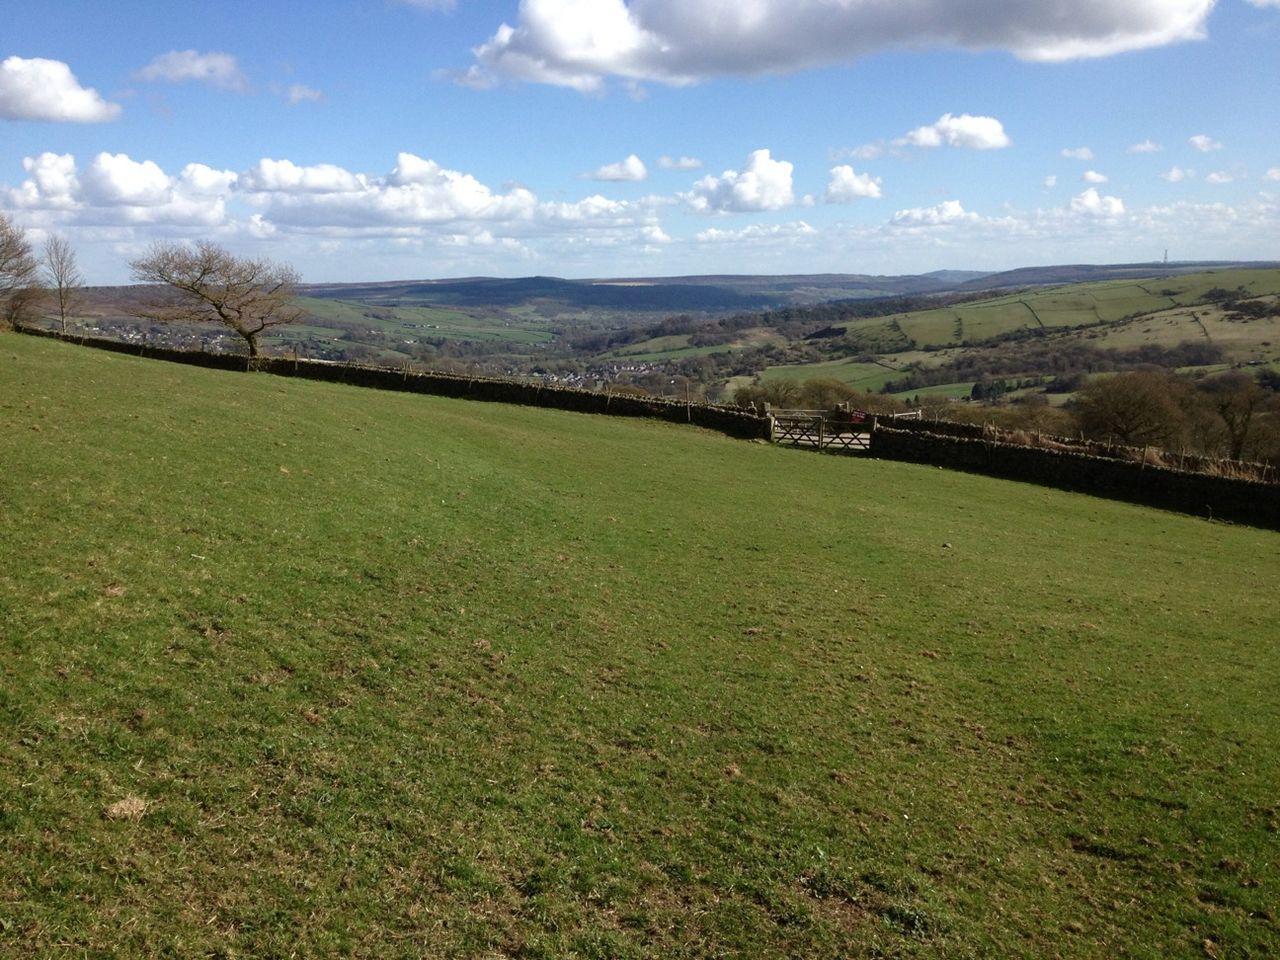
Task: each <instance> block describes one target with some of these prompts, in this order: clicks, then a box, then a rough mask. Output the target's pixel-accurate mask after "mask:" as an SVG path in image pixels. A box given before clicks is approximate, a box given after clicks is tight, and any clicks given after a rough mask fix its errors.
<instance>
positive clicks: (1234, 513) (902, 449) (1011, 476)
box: [871, 426, 1280, 530]
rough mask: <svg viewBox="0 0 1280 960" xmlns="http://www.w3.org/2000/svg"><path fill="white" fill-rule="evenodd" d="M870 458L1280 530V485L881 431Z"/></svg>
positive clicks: (888, 429) (876, 434)
mask: <svg viewBox="0 0 1280 960" xmlns="http://www.w3.org/2000/svg"><path fill="white" fill-rule="evenodd" d="M871 455H872V456H873V457H882V458H884V459H886V460H905V461H908V462H911V463H927V464H930V465H932V466H939V467H948V468H950V469H952V470H965V471H968V472H970V473H982V474H986V475H988V476H993V477H1001V478H1004V479H1006V480H1022V481H1025V482H1027V483H1037V484H1041V485H1043V486H1050V487H1058V488H1061V489H1064V490H1075V491H1078V492H1080V493H1088V494H1093V495H1094V496H1101V497H1109V498H1111V499H1114V500H1126V501H1129V502H1131V503H1141V504H1145V505H1147V506H1152V507H1161V508H1163V509H1166V510H1177V511H1180V512H1182V513H1189V514H1193V515H1195V516H1199V517H1211V518H1213V519H1217V520H1230V521H1233V522H1235V523H1245V524H1249V525H1250V526H1255V527H1264V528H1266V529H1269V530H1280V485H1276V484H1269V483H1259V482H1257V481H1253V480H1235V479H1230V478H1226V477H1213V476H1208V475H1206V474H1198V473H1186V472H1183V471H1180V470H1169V469H1166V468H1163V467H1150V466H1144V465H1143V464H1140V463H1129V462H1127V461H1124V460H1108V459H1104V458H1102V457H1090V456H1084V455H1082V454H1079V453H1066V452H1062V451H1058V450H1045V449H1042V448H1039V447H1023V446H1017V445H1014V444H1009V443H995V442H991V441H985V440H978V439H971V438H964V437H952V436H944V435H941V434H931V433H924V432H920V431H916V430H901V429H898V428H896V427H894V428H891V427H884V426H877V427H876V430H875V432H874V433H872V435H871Z"/></svg>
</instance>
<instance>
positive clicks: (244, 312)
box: [129, 240, 302, 358]
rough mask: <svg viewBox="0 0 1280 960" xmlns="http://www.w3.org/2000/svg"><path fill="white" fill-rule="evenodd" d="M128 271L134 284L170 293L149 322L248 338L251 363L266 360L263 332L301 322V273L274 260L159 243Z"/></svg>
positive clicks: (201, 245)
mask: <svg viewBox="0 0 1280 960" xmlns="http://www.w3.org/2000/svg"><path fill="white" fill-rule="evenodd" d="M129 266H130V267H131V268H132V270H133V278H134V279H135V280H138V281H141V282H143V283H158V284H165V285H166V286H168V287H169V288H170V289H171V293H172V296H171V297H170V298H169V299H167V300H165V301H164V302H163V303H158V304H155V305H153V307H152V308H150V309H149V310H147V311H146V312H145V314H144V316H146V317H147V318H149V319H153V320H168V321H184V322H189V323H190V322H194V323H221V324H223V325H224V326H227V327H230V328H231V329H232V330H234V331H235V332H236V333H238V334H239V335H240V336H241V337H243V338H244V342H245V344H246V345H247V346H248V348H249V356H250V358H257V357H258V356H260V355H261V351H260V346H259V342H258V337H259V335H260V334H261V333H262V331H264V330H266V329H267V328H268V327H277V326H280V325H281V324H286V323H295V322H296V321H298V320H299V319H300V318H301V317H302V311H301V310H299V309H298V308H297V307H295V306H294V305H293V301H294V298H295V297H296V296H297V288H298V279H299V278H298V273H297V271H296V270H294V269H293V268H292V267H290V266H287V265H284V264H277V263H273V262H272V261H270V260H251V259H249V258H247V257H237V256H235V255H234V254H232V253H230V252H229V251H228V250H226V249H224V248H223V247H220V246H218V244H216V243H211V242H209V241H207V240H201V241H199V242H198V243H196V244H195V245H194V246H191V247H186V246H181V245H179V244H173V243H156V244H154V245H153V246H152V247H151V250H150V251H149V252H148V253H147V255H146V256H144V257H139V258H138V259H137V260H133V261H130V263H129Z"/></svg>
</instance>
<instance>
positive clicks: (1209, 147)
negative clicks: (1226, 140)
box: [1187, 133, 1222, 153]
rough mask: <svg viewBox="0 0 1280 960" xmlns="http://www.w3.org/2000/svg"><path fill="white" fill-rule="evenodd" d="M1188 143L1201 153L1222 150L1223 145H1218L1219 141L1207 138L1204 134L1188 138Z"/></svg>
mask: <svg viewBox="0 0 1280 960" xmlns="http://www.w3.org/2000/svg"><path fill="white" fill-rule="evenodd" d="M1187 143H1189V144H1191V146H1193V147H1195V148H1196V149H1197V150H1199V151H1200V152H1201V153H1210V152H1212V151H1214V150H1221V149H1222V144H1220V143H1218V141H1217V140H1214V139H1213V137H1210V136H1207V135H1205V134H1203V133H1197V134H1196V135H1195V136H1194V137H1190V138H1188V139H1187Z"/></svg>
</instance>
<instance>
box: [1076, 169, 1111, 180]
mask: <svg viewBox="0 0 1280 960" xmlns="http://www.w3.org/2000/svg"><path fill="white" fill-rule="evenodd" d="M1080 179H1081V180H1083V181H1084V182H1085V183H1106V182H1107V180H1108V179H1110V178H1109V177H1108V176H1107V175H1106V174H1105V173H1099V172H1098V171H1097V170H1086V171H1085V172H1084V173H1083V174H1081V176H1080Z"/></svg>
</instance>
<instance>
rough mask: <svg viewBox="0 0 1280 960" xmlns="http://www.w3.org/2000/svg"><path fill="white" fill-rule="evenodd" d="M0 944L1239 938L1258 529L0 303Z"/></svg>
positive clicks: (1264, 827) (864, 943)
mask: <svg viewBox="0 0 1280 960" xmlns="http://www.w3.org/2000/svg"><path fill="white" fill-rule="evenodd" d="M0 462H2V463H3V464H4V469H3V470H2V471H0V623H2V624H3V625H4V630H3V631H2V632H0V734H2V735H0V955H8V956H32V955H49V956H60V955H73V954H74V955H92V956H107V955H141V954H146V955H157V954H171V955H175V956H193V955H205V954H213V955H221V956H289V955H294V954H296V955H298V956H316V955H344V954H353V955H361V956H371V957H397V956H403V957H419V956H468V957H472V956H494V957H498V956H505V957H573V956H578V957H643V956H652V957H727V956H797V957H832V958H835V957H849V956H904V957H911V956H918V957H934V956H949V957H968V956H972V957H979V956H994V955H1001V956H1046V955H1063V956H1073V957H1077V956H1078V957H1090V956H1093V957H1113V956H1117V955H1126V956H1146V957H1178V956H1185V957H1193V956H1203V955H1205V954H1206V953H1210V954H1211V955H1217V956H1257V957H1261V956H1268V955H1274V954H1275V953H1276V952H1277V951H1278V950H1280V926H1278V924H1280V918H1278V917H1277V914H1276V908H1275V904H1276V903H1277V902H1280V806H1277V803H1278V799H1277V795H1276V791H1275V786H1276V784H1277V782H1280V672H1277V671H1276V669H1275V664H1276V662H1277V658H1278V655H1280V626H1277V623H1276V619H1275V585H1276V583H1277V582H1278V578H1280V551H1278V550H1277V543H1278V541H1277V539H1276V536H1275V534H1271V533H1265V532H1261V531H1255V530H1250V529H1245V528H1234V527H1228V526H1223V525H1212V524H1208V523H1205V522H1203V521H1198V520H1195V519H1192V518H1188V517H1183V516H1178V515H1173V514H1166V513H1160V512H1156V511H1151V510H1146V509H1142V508H1138V507H1133V506H1128V505H1124V504H1118V503H1112V502H1107V501H1099V500H1093V499H1090V498H1086V497H1081V496H1075V495H1070V494H1066V493H1061V492H1056V491H1050V490H1044V489H1039V488H1034V487H1027V486H1021V485H1017V484H1010V483H1004V482H1000V481H994V480H990V479H986V478H980V477H973V476H968V475H963V474H953V473H949V472H946V471H942V470H937V469H930V468H924V467H917V466H911V465H903V464H893V463H883V462H877V461H872V460H849V459H840V458H828V457H820V456H816V455H813V454H808V453H803V452H798V451H789V450H782V449H778V448H773V447H767V446H763V445H757V444H749V443H741V442H734V441H731V440H728V439H725V438H722V437H719V436H715V435H711V434H705V433H702V432H700V431H697V430H694V429H691V428H680V427H678V426H673V425H665V424H656V423H637V422H629V421H621V420H612V419H606V418H591V417H586V416H579V415H572V414H565V413H558V412H551V411H540V410H533V409H519V408H509V407H502V406H498V405H486V404H477V403H467V402H462V401H448V400H442V399H440V400H438V399H432V398H423V397H414V396H408V395H398V394H383V393H377V392H374V391H361V390H357V389H353V388H343V387H339V386H333V385H326V384H319V383H306V382H288V381H281V380H275V379H271V378H269V377H266V376H257V375H247V374H228V373H219V372H214V371H206V370H198V369H192V368H185V367H181V366H176V365H166V364H161V363H154V362H147V361H142V360H137V359H134V358H128V357H122V356H115V355H110V354H105V353H96V352H92V351H89V350H84V349H79V348H76V347H72V346H69V345H65V344H58V343H54V342H51V341H41V340H36V339H34V338H25V337H19V336H16V335H8V336H3V337H0Z"/></svg>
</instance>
